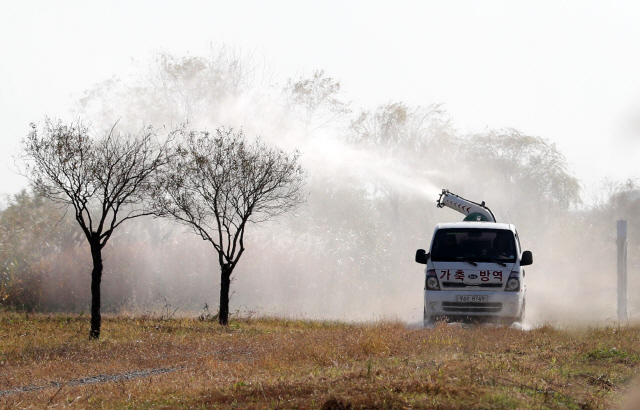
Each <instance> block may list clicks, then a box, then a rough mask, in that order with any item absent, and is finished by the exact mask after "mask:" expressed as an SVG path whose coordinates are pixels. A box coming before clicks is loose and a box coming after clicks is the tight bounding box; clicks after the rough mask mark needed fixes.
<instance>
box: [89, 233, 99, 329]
mask: <svg viewBox="0 0 640 410" xmlns="http://www.w3.org/2000/svg"><path fill="white" fill-rule="evenodd" d="M96 242H97V243H94V242H93V241H92V242H90V245H91V258H92V259H93V270H92V271H91V331H90V332H89V339H98V338H100V325H101V324H102V318H101V317H100V282H101V281H102V248H101V247H100V242H99V241H96Z"/></svg>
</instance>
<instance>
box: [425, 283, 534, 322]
mask: <svg viewBox="0 0 640 410" xmlns="http://www.w3.org/2000/svg"><path fill="white" fill-rule="evenodd" d="M524 294H525V292H524V290H520V291H519V292H505V291H497V292H496V291H480V290H479V291H469V290H465V291H437V290H436V291H433V290H425V291H424V312H425V320H428V319H431V320H435V319H437V318H452V319H455V318H464V317H493V318H504V319H513V320H515V319H517V318H519V317H520V315H521V312H522V307H523V303H524V299H525V295H524ZM459 296H465V297H468V296H486V298H482V301H463V300H461V299H464V298H459ZM467 299H468V298H467Z"/></svg>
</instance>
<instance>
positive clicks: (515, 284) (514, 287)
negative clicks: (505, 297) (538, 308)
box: [504, 270, 520, 292]
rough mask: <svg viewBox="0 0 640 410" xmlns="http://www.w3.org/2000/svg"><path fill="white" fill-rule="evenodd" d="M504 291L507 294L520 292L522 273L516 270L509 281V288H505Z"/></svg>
mask: <svg viewBox="0 0 640 410" xmlns="http://www.w3.org/2000/svg"><path fill="white" fill-rule="evenodd" d="M504 290H505V291H507V292H518V291H520V272H518V271H515V270H514V271H513V272H511V274H510V275H509V279H508V280H507V286H505V287H504Z"/></svg>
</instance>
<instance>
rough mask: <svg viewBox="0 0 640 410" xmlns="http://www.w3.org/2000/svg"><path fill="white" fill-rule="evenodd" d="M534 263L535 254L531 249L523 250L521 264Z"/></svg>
mask: <svg viewBox="0 0 640 410" xmlns="http://www.w3.org/2000/svg"><path fill="white" fill-rule="evenodd" d="M532 263H533V254H532V253H531V251H524V252H522V259H520V266H527V265H531V264H532Z"/></svg>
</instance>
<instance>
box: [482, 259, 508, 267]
mask: <svg viewBox="0 0 640 410" xmlns="http://www.w3.org/2000/svg"><path fill="white" fill-rule="evenodd" d="M485 261H487V262H493V263H497V264H498V265H500V266H507V264H506V263H504V262H502V261H501V260H499V259H485Z"/></svg>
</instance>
